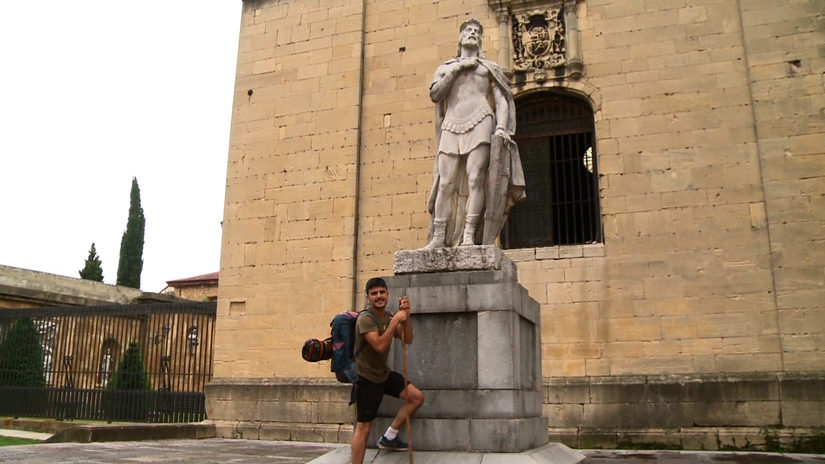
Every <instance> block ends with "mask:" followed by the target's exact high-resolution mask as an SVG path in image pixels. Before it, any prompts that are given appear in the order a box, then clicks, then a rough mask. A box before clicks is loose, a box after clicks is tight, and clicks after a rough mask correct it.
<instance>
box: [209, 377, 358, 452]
mask: <svg viewBox="0 0 825 464" xmlns="http://www.w3.org/2000/svg"><path fill="white" fill-rule="evenodd" d="M205 392H206V416H207V417H209V418H210V419H212V420H214V422H215V433H216V434H217V436H218V437H219V438H244V439H250V440H292V441H308V442H320V443H348V442H350V441H351V440H352V429H353V427H352V424H353V420H354V409H353V408H352V407H350V406H348V403H349V398H350V385H348V384H343V383H339V382H337V381H336V380H335V379H289V378H285V379H215V380H213V381H211V382H210V383H209V384H208V385H207V386H206V388H205Z"/></svg>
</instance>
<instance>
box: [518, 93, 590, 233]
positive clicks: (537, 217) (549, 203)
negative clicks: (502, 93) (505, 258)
mask: <svg viewBox="0 0 825 464" xmlns="http://www.w3.org/2000/svg"><path fill="white" fill-rule="evenodd" d="M516 120H517V125H516V135H515V137H514V139H515V141H516V142H517V143H518V147H519V152H520V153H521V161H522V164H523V166H524V177H525V181H526V184H527V200H526V201H524V202H522V203H520V204H518V205H516V206H515V207H513V209H512V210H511V212H510V217H509V219H508V221H507V225H506V226H505V228H504V231H503V234H502V246H503V247H504V248H505V249H513V248H532V247H544V246H554V245H579V244H585V243H594V242H600V241H602V224H601V215H600V212H599V211H600V210H599V186H598V169H597V163H596V147H595V137H594V126H595V125H594V122H593V110H592V109H591V108H590V105H588V104H587V102H585V101H584V100H581V99H579V98H576V97H573V96H569V95H565V94H560V93H554V92H539V93H533V94H530V95H528V96H526V97H524V98H519V99H517V100H516Z"/></svg>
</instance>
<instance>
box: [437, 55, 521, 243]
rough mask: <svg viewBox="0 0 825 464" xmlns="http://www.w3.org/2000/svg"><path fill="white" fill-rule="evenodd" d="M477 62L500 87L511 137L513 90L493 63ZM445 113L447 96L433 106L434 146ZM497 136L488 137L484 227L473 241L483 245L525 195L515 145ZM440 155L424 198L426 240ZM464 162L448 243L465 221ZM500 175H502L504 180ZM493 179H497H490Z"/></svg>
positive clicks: (456, 238)
mask: <svg viewBox="0 0 825 464" xmlns="http://www.w3.org/2000/svg"><path fill="white" fill-rule="evenodd" d="M457 61H459V60H458V59H457V58H453V59H451V60H448V61H446V62H444V65H449V64H452V63H455V62H457ZM479 62H480V65H481V66H484V67H485V68H487V70H489V71H490V75H491V76H493V80H494V84H495V85H497V86H498V87H499V88H500V89H501V91H502V94H503V95H504V98H505V99H506V100H507V121H506V123H505V129H506V132H507V134H508V135H509V136H510V137H512V136H513V135H515V133H516V104H515V101H514V100H513V92H512V91H510V86H509V80H508V79H507V76H505V75H504V73H503V72H502V71H501V68H500V67H499V66H498V65H497V64H496V63H495V62H493V61H490V60H486V59H480V60H479ZM446 112H447V106H446V99H442V100H441V101H439V102H438V103H436V105H435V137H436V146H438V144H440V142H441V124H442V123H443V122H444V115H445V114H446ZM499 139H502V140H500V141H499V142H500V143H497V141H495V140H491V144H490V165H489V168H488V169H489V170H490V171H491V172H490V173H489V175H488V178H487V185H486V187H485V190H484V191H485V197H486V198H485V202H484V203H485V210H484V211H483V212H482V217H483V218H484V222H483V225H484V227H478V228H477V229H476V240H475V243H480V244H483V245H489V244H493V243H494V242H495V239H496V238H497V237H498V235H499V233H500V232H501V229H502V227H503V226H504V223H505V222H506V220H507V215H508V214H509V212H510V208H511V207H512V206H513V205H515V204H516V203H518V202H520V201H523V200H524V199H525V198H527V195H526V194H525V182H524V170H523V169H522V165H521V157H520V156H519V152H518V146H517V145H516V143H515V142H513V141H512V139H510V140H509V141H506V140H504V139H503V138H501V137H499ZM439 156H442V155H441V154H440V153H437V154H436V158H435V166H434V168H433V184H432V190H431V191H430V197H429V200H428V201H427V211H429V212H430V214H431V220H430V234H429V238H428V241H429V240H431V239H432V235H433V223H432V219H434V218H435V200H436V198H437V196H438V183H439V180H440V175H439V172H438V157H439ZM447 156H449V155H447ZM466 161H467V157H466V156H462V157H461V162H460V165H459V169H460V171H459V172H461V175H460V179H459V182H458V188H456V190H455V194H454V195H453V198H452V202H453V208H452V210H453V217H451V218H447V236H446V240H445V243H446V244H447V246H456V245H458V243H459V242H460V241H461V237H462V235H463V231H464V220H465V217H466V214H467V211H466V209H467V197H468V196H469V188H468V181H467V169H466ZM493 171H495V172H493ZM502 175H504V176H505V177H504V178H503V179H502ZM494 178H495V179H496V180H493V179H494ZM502 183H504V184H506V186H503V185H501V184H502Z"/></svg>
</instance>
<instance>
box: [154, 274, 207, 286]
mask: <svg viewBox="0 0 825 464" xmlns="http://www.w3.org/2000/svg"><path fill="white" fill-rule="evenodd" d="M218 274H219V273H218V272H212V273H210V274H204V275H199V276H195V277H186V278H184V279H176V280H167V281H166V285H169V286H171V287H180V286H181V285H196V284H202V283H209V282H212V281H214V282H215V283H217V282H218Z"/></svg>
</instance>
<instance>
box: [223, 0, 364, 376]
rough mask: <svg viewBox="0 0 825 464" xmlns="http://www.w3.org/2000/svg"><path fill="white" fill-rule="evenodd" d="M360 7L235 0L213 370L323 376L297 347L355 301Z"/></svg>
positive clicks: (230, 373) (335, 3)
mask: <svg viewBox="0 0 825 464" xmlns="http://www.w3.org/2000/svg"><path fill="white" fill-rule="evenodd" d="M362 11H363V4H362V2H360V1H355V0H353V1H319V0H314V1H273V0H260V1H245V2H244V3H243V14H242V27H241V38H240V44H239V51H238V70H237V76H236V83H235V102H234V105H233V115H232V130H231V135H230V149H229V164H228V168H227V194H226V206H225V212H224V221H223V231H224V234H223V243H222V251H221V270H220V276H221V279H220V288H219V303H218V314H219V316H218V317H219V319H220V322H219V324H218V333H217V339H216V347H215V353H216V356H215V375H216V377H218V378H221V377H224V378H272V377H283V376H309V377H322V376H324V375H325V374H327V373H328V367H326V366H321V365H320V364H308V363H305V362H304V361H303V360H302V359H301V358H300V355H299V354H298V352H299V350H298V351H296V343H298V344H300V342H301V341H303V340H305V339H307V338H310V337H312V336H315V337H321V338H323V335H324V333H328V332H329V320H330V319H331V316H332V315H333V314H335V313H337V312H340V311H342V310H346V309H349V308H350V306H351V304H352V303H351V301H352V272H353V263H354V259H353V253H354V249H355V243H354V239H353V234H354V230H355V220H354V217H355V215H356V197H357V188H358V183H357V179H356V176H357V169H356V155H357V151H358V150H357V146H358V140H359V138H358V126H359V117H360V108H359V103H360V99H359V95H360V91H359V88H360V79H361V62H362V55H361V52H362V48H363V47H362V46H361V40H362V33H361V29H362V22H363V21H362V20H363V15H362ZM299 340H300V341H299Z"/></svg>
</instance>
